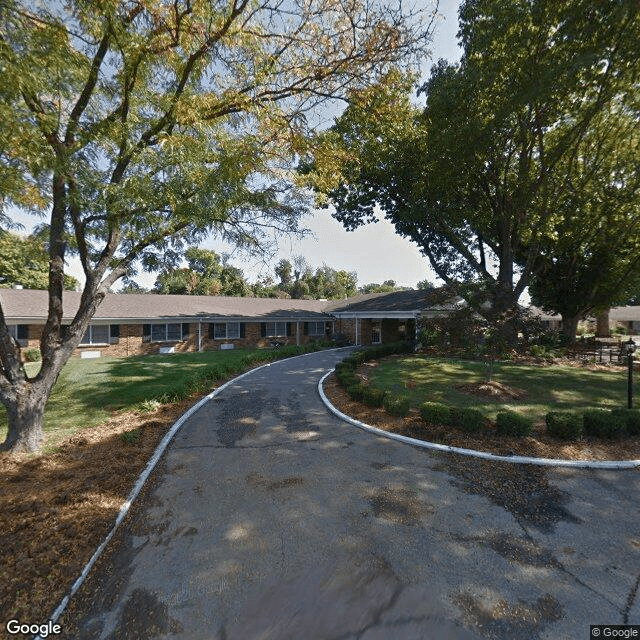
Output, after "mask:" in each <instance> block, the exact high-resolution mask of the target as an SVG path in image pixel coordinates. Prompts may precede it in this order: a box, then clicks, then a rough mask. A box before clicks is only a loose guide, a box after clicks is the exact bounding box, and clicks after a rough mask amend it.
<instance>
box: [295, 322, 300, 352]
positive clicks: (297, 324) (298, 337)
mask: <svg viewBox="0 0 640 640" xmlns="http://www.w3.org/2000/svg"><path fill="white" fill-rule="evenodd" d="M296 345H297V346H300V321H299V320H296Z"/></svg>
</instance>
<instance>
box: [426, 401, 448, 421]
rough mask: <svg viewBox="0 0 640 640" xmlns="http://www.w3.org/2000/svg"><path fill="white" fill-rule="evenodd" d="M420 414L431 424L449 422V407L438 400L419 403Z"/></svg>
mask: <svg viewBox="0 0 640 640" xmlns="http://www.w3.org/2000/svg"><path fill="white" fill-rule="evenodd" d="M420 415H421V416H422V419H423V420H424V421H425V422H430V423H431V424H449V420H450V416H451V409H449V407H448V406H447V405H446V404H441V403H440V402H425V403H424V404H422V405H420Z"/></svg>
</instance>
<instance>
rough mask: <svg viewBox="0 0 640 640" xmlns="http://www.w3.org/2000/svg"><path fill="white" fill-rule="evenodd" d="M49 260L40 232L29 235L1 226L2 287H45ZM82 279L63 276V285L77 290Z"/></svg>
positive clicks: (47, 279)
mask: <svg viewBox="0 0 640 640" xmlns="http://www.w3.org/2000/svg"><path fill="white" fill-rule="evenodd" d="M48 282H49V260H48V259H47V252H46V250H45V244H44V242H43V241H42V240H41V239H40V238H39V237H38V236H37V235H30V236H27V237H26V238H23V237H20V236H19V235H16V234H14V233H10V232H9V231H1V230H0V287H15V286H20V287H23V288H24V289H46V288H47V284H48ZM79 284H80V283H79V282H78V281H77V280H76V279H75V278H74V277H73V276H70V275H67V274H65V276H64V288H65V289H68V290H71V291H75V289H76V288H77V287H78V286H79Z"/></svg>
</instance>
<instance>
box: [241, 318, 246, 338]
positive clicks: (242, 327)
mask: <svg viewBox="0 0 640 640" xmlns="http://www.w3.org/2000/svg"><path fill="white" fill-rule="evenodd" d="M240 337H241V338H244V337H246V333H245V329H244V322H241V323H240Z"/></svg>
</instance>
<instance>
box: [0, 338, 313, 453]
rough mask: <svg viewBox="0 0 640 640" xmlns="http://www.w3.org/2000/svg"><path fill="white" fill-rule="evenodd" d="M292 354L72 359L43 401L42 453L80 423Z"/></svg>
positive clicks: (2, 428)
mask: <svg viewBox="0 0 640 640" xmlns="http://www.w3.org/2000/svg"><path fill="white" fill-rule="evenodd" d="M306 350H307V349H305V351H306ZM308 350H311V349H310V348H309V349H308ZM295 352H296V349H295V347H294V348H291V347H283V348H282V349H279V350H277V351H271V350H261V349H234V350H229V351H204V352H202V353H173V354H162V355H161V354H156V355H149V356H132V357H129V358H114V357H104V358H95V359H93V358H92V359H81V358H72V359H70V360H69V362H68V363H67V364H66V365H65V367H64V369H63V370H62V372H61V373H60V376H59V378H58V380H57V382H56V384H55V386H54V388H53V391H52V393H51V396H50V398H49V402H48V403H47V407H46V410H45V415H44V432H45V445H44V447H43V452H45V453H47V452H51V451H53V450H55V448H56V446H57V445H58V444H59V443H60V441H61V440H63V439H65V438H68V437H69V436H71V435H72V434H73V433H75V432H76V431H78V430H80V429H82V428H84V427H92V426H96V425H99V424H102V423H104V422H106V421H107V420H108V419H109V417H110V416H111V415H112V414H114V413H116V412H120V411H129V410H139V411H146V412H148V411H150V410H152V409H153V408H154V407H155V406H157V405H158V404H162V403H165V402H171V401H176V400H182V399H184V398H187V397H189V396H190V395H191V394H192V393H195V392H202V393H204V392H206V391H207V390H209V389H211V388H213V387H214V386H215V381H216V380H221V379H225V378H228V377H230V376H232V375H233V374H234V373H237V372H240V371H243V370H245V369H247V368H249V367H251V366H255V365H257V364H259V363H260V362H262V361H267V360H270V359H274V358H280V357H286V356H288V355H295ZM39 367H40V363H39V362H34V363H29V364H27V365H26V369H27V373H28V374H29V375H34V374H35V373H36V372H37V371H38V369H39ZM6 433H7V414H6V410H5V408H4V407H3V406H0V442H2V441H4V439H5V437H6Z"/></svg>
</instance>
